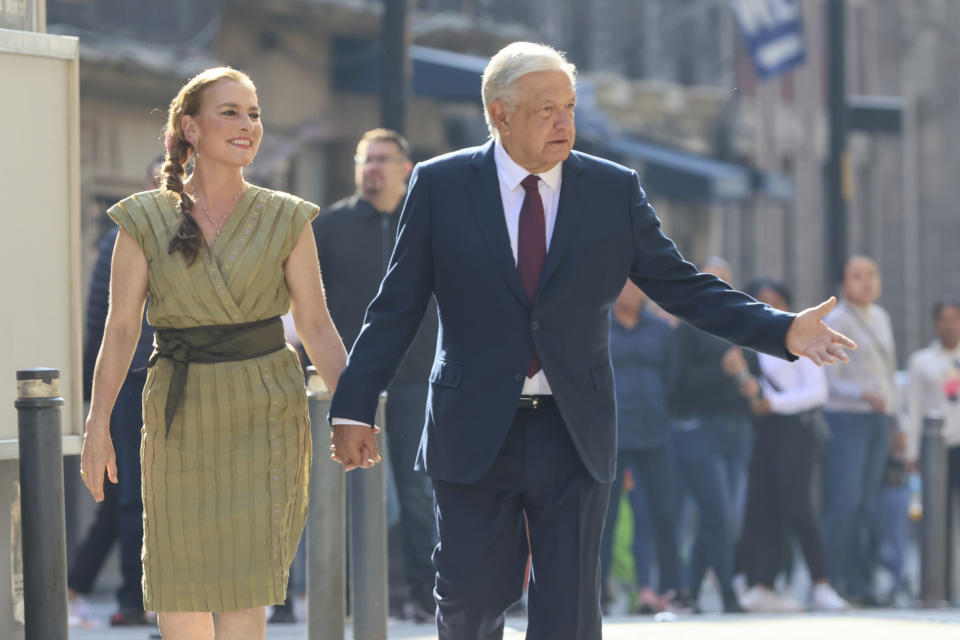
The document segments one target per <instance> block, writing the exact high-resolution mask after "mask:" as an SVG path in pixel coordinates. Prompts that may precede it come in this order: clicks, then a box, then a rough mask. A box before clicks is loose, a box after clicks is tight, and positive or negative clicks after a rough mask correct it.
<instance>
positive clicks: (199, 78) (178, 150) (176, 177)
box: [161, 67, 256, 264]
mask: <svg viewBox="0 0 960 640" xmlns="http://www.w3.org/2000/svg"><path fill="white" fill-rule="evenodd" d="M225 78H228V79H230V80H236V81H237V82H240V83H243V84H246V85H248V86H249V87H251V88H253V89H256V88H255V87H254V84H253V81H252V80H250V77H249V76H247V74H245V73H243V72H242V71H237V70H236V69H232V68H230V67H215V68H212V69H207V70H206V71H201V72H200V73H198V74H197V75H196V76H194V77H193V78H191V79H190V81H189V82H187V84H185V85H183V87H182V88H181V89H180V91H179V92H178V93H177V95H176V97H175V98H174V99H173V100H172V101H171V102H170V108H169V109H168V111H167V125H166V128H165V129H164V143H165V146H166V148H167V153H166V155H165V156H164V158H163V167H162V169H161V172H162V185H163V188H164V189H166V190H167V191H172V192H174V193H177V194H179V196H180V210H181V212H182V214H183V220H182V221H181V222H180V228H179V229H177V233H176V235H174V236H173V238H171V239H170V245H169V246H168V247H167V252H168V253H170V254H173V253H176V252H177V251H179V252H180V253H182V254H183V257H184V258H185V259H186V261H187V263H188V264H193V261H194V260H196V259H197V255H198V254H199V253H200V249H201V248H202V247H203V233H201V231H200V226H199V225H198V224H197V221H196V219H195V218H194V217H193V214H192V209H193V202H192V201H191V200H190V198H189V197H187V194H186V193H184V190H183V179H184V176H185V175H186V164H187V161H188V160H189V159H190V157H191V155H193V154H195V153H196V149H194V147H193V145H192V144H190V142H188V141H187V139H186V137H185V136H184V134H183V124H182V119H183V116H185V115H188V116H192V115H196V114H197V112H199V111H200V104H201V100H202V98H203V91H204V89H206V88H207V87H209V86H210V85H212V84H213V83H215V82H216V81H218V80H223V79H225Z"/></svg>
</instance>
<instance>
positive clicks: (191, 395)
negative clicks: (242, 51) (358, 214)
mask: <svg viewBox="0 0 960 640" xmlns="http://www.w3.org/2000/svg"><path fill="white" fill-rule="evenodd" d="M262 135H263V127H262V124H261V122H260V109H259V105H258V102H257V94H256V89H255V87H254V86H253V83H252V82H251V80H250V79H249V78H248V77H247V76H246V75H245V74H243V73H241V72H239V71H236V70H234V69H230V68H225V67H224V68H217V69H209V70H207V71H204V72H203V73H201V74H199V75H198V76H196V77H195V78H193V79H191V80H190V81H189V82H188V83H187V84H186V85H184V87H183V88H182V89H181V90H180V92H179V93H178V95H177V96H176V98H174V100H173V101H172V102H171V104H170V109H169V113H168V121H167V129H166V143H167V155H166V160H165V163H164V166H163V172H164V176H163V177H164V187H163V188H162V189H158V190H155V191H147V192H143V193H138V194H135V195H132V196H130V197H128V198H126V199H124V200H122V201H121V202H119V203H117V204H116V205H114V206H113V207H111V208H110V209H109V210H108V212H107V213H108V215H109V216H110V217H111V218H112V219H113V220H114V221H115V222H116V223H117V224H118V225H120V229H121V231H120V233H119V235H118V238H117V243H116V246H115V248H114V256H113V267H112V274H111V290H110V313H109V317H108V319H107V324H106V329H105V333H104V340H103V345H102V347H101V350H100V354H99V357H98V360H97V365H96V369H95V372H94V387H93V396H92V400H91V404H90V413H89V415H88V417H87V422H86V434H85V440H84V446H83V452H82V456H81V469H82V471H81V475H82V476H83V477H84V482H85V483H86V485H87V487H88V488H89V489H90V491H91V493H92V494H93V496H94V498H95V499H96V500H98V501H99V500H102V499H103V483H104V475H105V474H106V476H107V477H108V478H109V479H110V480H111V481H112V482H116V481H117V477H116V476H117V470H116V463H115V458H114V452H113V445H112V443H111V441H110V433H109V429H108V424H109V416H110V410H111V408H112V406H113V403H114V401H115V399H116V395H117V392H118V390H119V388H120V384H121V382H122V380H123V375H124V372H126V370H127V367H128V365H129V363H130V359H131V357H132V354H133V350H134V347H135V345H136V343H137V339H138V335H139V331H140V314H141V312H142V309H143V305H144V304H145V303H147V301H149V302H148V303H147V304H148V307H147V318H148V320H149V322H150V324H152V325H153V326H155V327H157V338H156V343H155V347H156V348H155V352H154V357H153V358H152V359H151V367H150V371H149V373H148V375H147V381H146V385H145V387H144V395H143V405H144V407H143V408H144V412H143V416H144V426H143V432H142V433H143V435H142V443H141V458H142V463H141V464H142V467H143V485H142V490H143V506H144V547H143V565H144V576H143V587H144V606H145V607H146V608H147V609H151V610H155V611H158V612H160V615H159V621H160V629H161V632H162V633H163V637H164V638H165V639H167V640H186V639H190V640H193V639H194V638H198V639H199V638H202V639H204V640H207V639H211V638H214V637H216V638H218V639H222V638H230V639H247V638H250V639H255V638H263V637H264V634H265V630H264V611H263V607H264V606H265V605H269V604H279V603H281V602H283V600H284V598H285V596H286V585H287V577H288V574H289V569H290V563H291V561H292V559H293V554H294V552H295V551H296V546H297V541H298V540H299V537H300V534H301V532H302V530H303V525H304V520H305V516H306V503H307V485H308V476H309V468H310V450H311V445H310V426H309V417H308V412H307V402H306V394H305V391H304V381H303V372H302V371H301V369H300V365H299V362H298V360H297V356H296V353H295V351H294V350H293V349H292V348H291V347H290V346H289V345H287V344H286V343H285V342H284V340H283V329H282V323H281V322H280V319H279V316H281V315H283V314H284V313H286V311H287V310H288V309H292V312H293V317H294V321H295V323H296V327H297V332H298V333H299V335H300V337H301V339H302V341H303V344H304V346H305V348H306V350H307V353H308V354H309V356H310V358H311V360H312V361H313V362H314V363H315V364H316V365H317V368H318V370H319V373H320V375H321V377H322V378H323V379H324V381H325V382H326V384H327V386H328V387H329V388H330V389H334V388H335V387H336V383H337V379H338V377H339V375H340V372H341V370H342V369H343V366H344V362H345V359H346V353H345V350H344V347H343V343H342V342H341V340H340V337H339V335H338V334H337V331H336V329H335V327H334V326H333V323H332V321H331V320H330V315H329V313H328V312H327V308H326V303H325V301H324V296H323V286H322V284H321V280H320V271H319V267H318V265H317V253H316V247H315V244H314V238H313V233H312V232H311V228H310V224H309V222H310V220H311V219H313V217H314V216H315V215H316V214H317V207H316V206H315V205H313V204H311V203H309V202H305V201H303V200H301V199H299V198H296V197H294V196H292V195H289V194H286V193H281V192H277V191H270V190H267V189H262V188H260V187H256V186H253V185H250V184H248V183H246V182H245V181H244V179H243V167H245V166H247V165H249V164H250V163H251V162H252V161H253V158H254V157H255V156H256V153H257V149H258V147H259V144H260V140H261V137H262ZM190 159H193V161H194V163H195V164H194V169H193V171H192V172H191V173H190V175H189V177H188V179H187V180H186V181H184V180H183V177H184V176H185V175H186V169H185V165H186V164H187V162H188V161H189V160H190ZM148 294H149V298H148ZM358 453H359V455H361V456H362V459H363V460H366V461H367V462H366V465H367V466H369V465H372V464H374V463H375V462H376V461H378V460H379V456H378V454H377V452H376V451H363V452H358ZM211 612H215V613H218V614H219V615H218V616H217V619H216V622H214V619H213V616H211V615H210V614H211Z"/></svg>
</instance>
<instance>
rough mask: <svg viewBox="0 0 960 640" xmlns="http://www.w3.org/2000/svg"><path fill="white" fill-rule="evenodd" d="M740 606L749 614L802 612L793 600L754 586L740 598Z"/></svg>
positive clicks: (796, 601) (799, 605) (798, 604)
mask: <svg viewBox="0 0 960 640" xmlns="http://www.w3.org/2000/svg"><path fill="white" fill-rule="evenodd" d="M740 604H741V605H743V608H744V609H746V610H747V611H750V612H751V613H794V612H798V611H803V605H802V604H801V603H800V602H799V601H798V600H794V599H793V598H788V597H786V596H782V595H780V594H779V593H777V592H776V591H774V590H773V589H770V588H768V587H763V586H760V585H754V586H752V587H750V588H749V589H747V592H746V593H744V594H743V596H742V597H741V598H740Z"/></svg>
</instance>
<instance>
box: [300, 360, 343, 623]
mask: <svg viewBox="0 0 960 640" xmlns="http://www.w3.org/2000/svg"><path fill="white" fill-rule="evenodd" d="M307 372H308V374H309V375H308V378H307V400H308V404H309V407H310V431H311V436H312V438H313V461H312V463H311V469H310V504H309V506H308V507H307V639H308V640H330V639H331V638H343V637H344V632H345V626H346V625H345V617H346V613H347V603H346V599H347V559H346V549H347V518H346V479H345V477H344V473H343V467H341V466H340V465H339V464H338V463H336V462H334V461H332V460H330V426H329V424H328V423H327V413H328V412H329V411H330V398H331V395H330V392H329V391H328V390H327V387H326V385H325V384H324V383H323V380H322V379H321V378H320V376H319V375H317V371H316V369H315V368H314V367H310V368H309V369H308V370H307Z"/></svg>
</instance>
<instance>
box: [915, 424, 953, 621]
mask: <svg viewBox="0 0 960 640" xmlns="http://www.w3.org/2000/svg"><path fill="white" fill-rule="evenodd" d="M920 478H921V483H922V487H923V516H922V520H921V527H920V604H921V606H924V607H942V606H944V605H945V604H946V599H947V591H946V589H947V580H948V579H949V576H950V572H951V571H952V567H948V566H947V562H946V559H947V557H948V556H947V545H948V544H949V540H948V536H947V448H946V444H945V442H944V437H943V416H941V415H940V414H932V413H931V414H927V416H926V417H925V418H924V420H923V436H922V440H921V444H920Z"/></svg>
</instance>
